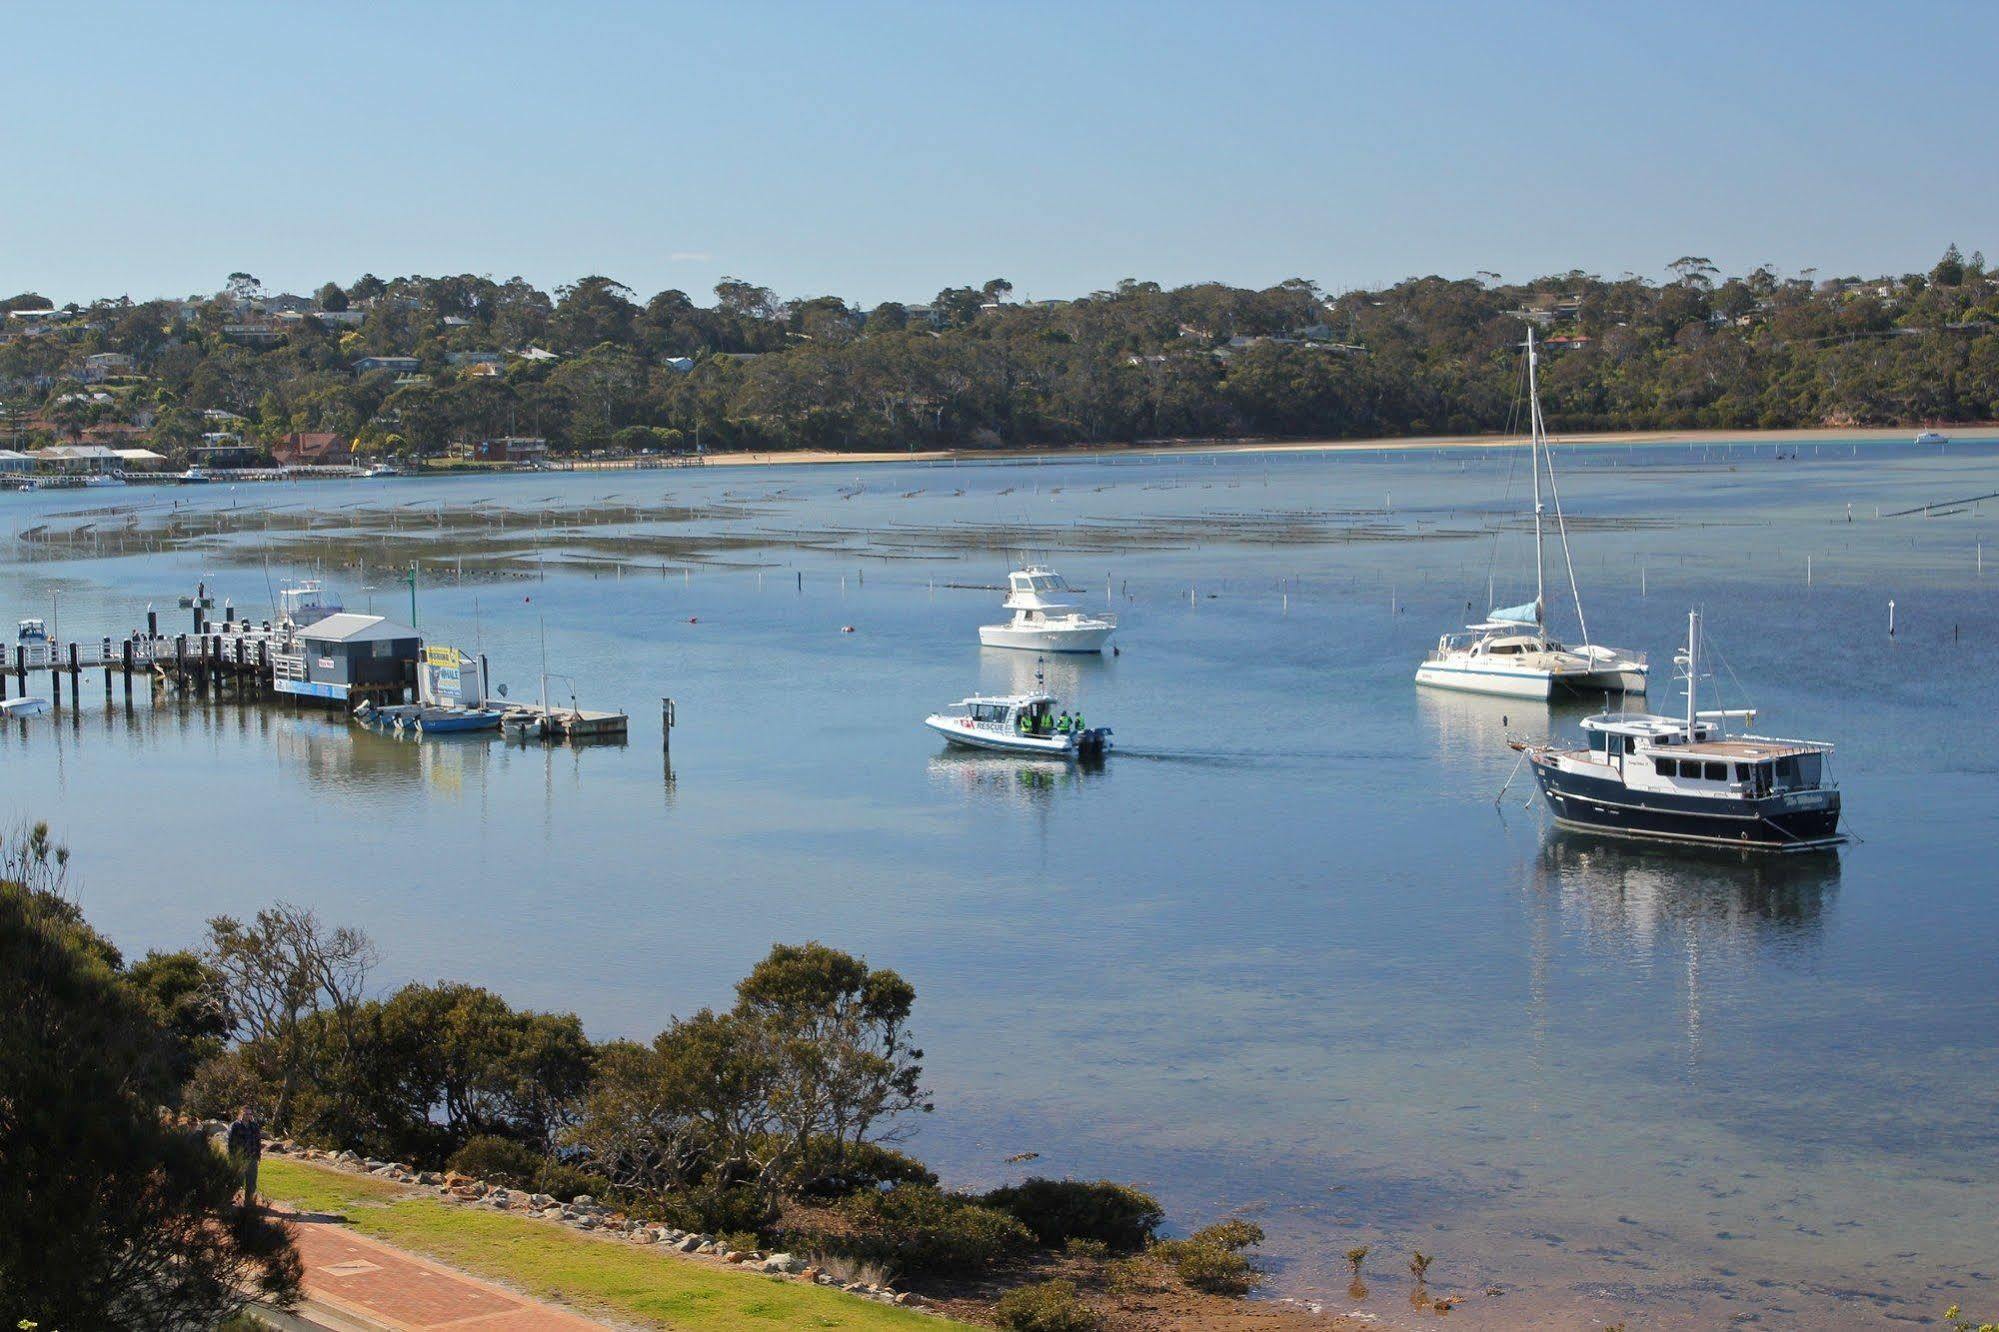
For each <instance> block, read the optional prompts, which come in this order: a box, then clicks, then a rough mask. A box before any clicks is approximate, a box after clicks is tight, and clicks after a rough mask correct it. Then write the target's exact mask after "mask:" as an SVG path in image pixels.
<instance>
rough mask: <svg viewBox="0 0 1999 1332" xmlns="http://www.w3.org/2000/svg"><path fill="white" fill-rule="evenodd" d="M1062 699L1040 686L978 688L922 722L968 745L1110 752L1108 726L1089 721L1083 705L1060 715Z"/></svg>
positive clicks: (1049, 753)
mask: <svg viewBox="0 0 1999 1332" xmlns="http://www.w3.org/2000/svg"><path fill="white" fill-rule="evenodd" d="M1034 678H1035V683H1036V684H1037V685H1038V684H1039V683H1040V682H1041V673H1040V672H1039V671H1036V672H1035V677H1034ZM1060 702H1061V700H1059V699H1057V698H1056V697H1055V695H1053V694H1050V693H1046V692H1043V691H1041V690H1039V689H1037V690H1036V691H1035V692H1033V693H1030V694H975V695H973V696H972V697H971V698H966V699H960V700H959V701H958V702H957V703H955V704H953V705H952V706H951V707H949V708H947V709H945V710H944V711H943V712H936V713H932V714H931V715H930V716H928V717H925V718H924V719H923V724H924V725H925V726H928V727H929V728H930V729H931V730H933V731H935V732H937V733H938V734H939V735H941V736H943V737H944V738H945V739H946V740H948V741H950V742H951V743H952V744H954V745H958V746H960V747H962V748H965V749H990V750H996V751H998V752H1000V753H1006V754H1027V755H1034V756H1038V757H1042V758H1059V759H1086V760H1087V759H1098V758H1102V757H1103V756H1104V755H1105V754H1107V753H1109V752H1110V749H1111V729H1110V727H1108V726H1086V725H1085V724H1084V722H1083V714H1082V711H1081V709H1078V710H1077V711H1076V712H1075V713H1074V714H1071V713H1069V712H1068V711H1066V710H1065V711H1063V712H1061V713H1060V714H1059V715H1058V714H1057V712H1056V708H1057V707H1058V706H1059V705H1060Z"/></svg>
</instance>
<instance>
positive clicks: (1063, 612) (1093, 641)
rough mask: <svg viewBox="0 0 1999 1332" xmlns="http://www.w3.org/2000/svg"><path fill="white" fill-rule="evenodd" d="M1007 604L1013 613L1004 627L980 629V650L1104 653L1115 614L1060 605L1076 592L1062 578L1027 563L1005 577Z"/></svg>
mask: <svg viewBox="0 0 1999 1332" xmlns="http://www.w3.org/2000/svg"><path fill="white" fill-rule="evenodd" d="M1006 581H1007V595H1006V600H1005V601H1004V602H1002V603H1001V609H1002V610H1010V611H1012V612H1013V618H1012V619H1011V620H1009V621H1007V622H1006V623H1005V624H982V625H980V626H979V646H981V647H993V648H1024V649H1027V650H1029V651H1033V652H1102V651H1103V650H1104V644H1105V642H1106V641H1108V640H1109V638H1110V636H1111V633H1112V631H1114V630H1115V629H1116V628H1117V616H1115V615H1112V614H1110V613H1108V612H1105V613H1103V614H1092V613H1091V612H1089V611H1085V610H1082V609H1080V608H1079V607H1078V606H1077V605H1076V603H1074V602H1070V601H1063V600H1061V599H1060V598H1061V597H1062V596H1063V595H1064V594H1075V595H1080V594H1077V593H1076V589H1075V588H1073V587H1070V586H1069V584H1068V583H1067V582H1065V581H1064V580H1063V578H1062V575H1061V574H1058V573H1055V572H1054V571H1052V570H1049V569H1044V568H1042V567H1041V566H1040V565H1035V564H1031V565H1029V566H1028V567H1027V568H1025V569H1016V570H1014V571H1013V572H1012V573H1010V574H1008V575H1007V579H1006Z"/></svg>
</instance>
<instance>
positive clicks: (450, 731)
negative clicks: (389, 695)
mask: <svg viewBox="0 0 1999 1332" xmlns="http://www.w3.org/2000/svg"><path fill="white" fill-rule="evenodd" d="M354 720H355V721H357V722H359V723H361V724H362V725H363V726H374V727H380V728H382V729H384V730H389V731H393V732H395V733H396V734H397V735H402V734H404V733H405V732H409V733H412V734H414V735H416V736H417V737H418V738H422V737H423V736H426V735H454V734H457V733H460V732H464V731H496V730H498V729H499V728H500V712H499V711H498V709H495V708H440V707H432V706H430V705H428V704H420V703H391V704H388V705H385V706H382V707H376V706H375V705H374V704H372V703H369V702H366V701H363V702H362V704H361V706H360V707H358V708H356V709H354Z"/></svg>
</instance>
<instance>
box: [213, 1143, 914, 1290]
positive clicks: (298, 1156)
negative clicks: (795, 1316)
mask: <svg viewBox="0 0 1999 1332" xmlns="http://www.w3.org/2000/svg"><path fill="white" fill-rule="evenodd" d="M203 1127H204V1128H206V1129H207V1130H208V1132H209V1133H210V1134H214V1135H226V1134H227V1133H228V1131H229V1126H228V1125H227V1124H225V1123H222V1122H221V1121H219V1120H210V1121H207V1122H205V1123H204V1125H203ZM264 1151H265V1154H266V1155H269V1156H277V1157H286V1158H290V1159H292V1160H298V1161H310V1162H313V1163H314V1164H316V1165H321V1166H325V1167H328V1168H331V1169H334V1170H344V1171H347V1172H348V1173H350V1174H357V1175H372V1176H374V1177H375V1178H377V1179H384V1180H388V1181H389V1182H390V1183H394V1184H406V1185H408V1186H410V1187H411V1188H418V1189H430V1190H433V1191H435V1192H436V1193H437V1195H438V1196H439V1197H440V1198H442V1199H443V1200H444V1201H446V1202H451V1203H457V1204H460V1205H462V1206H468V1207H487V1208H491V1209H492V1210H494V1211H499V1212H515V1213H518V1214H519V1215H521V1216H523V1217H527V1218H530V1219H533V1220H538V1221H547V1222H551V1223H553V1224H556V1225H564V1226H568V1227H570V1228H571V1229H573V1230H580V1231H584V1232H587V1233H590V1234H594V1235H596V1236H598V1237H599V1238H602V1239H607V1240H619V1241H623V1242H625V1243H630V1244H645V1245H653V1246H655V1247H659V1248H665V1249H670V1250H673V1251H674V1252H675V1253H677V1254H681V1255H686V1256H688V1257H691V1258H696V1259H701V1260H705V1261H708V1262H714V1263H720V1264H724V1265H727V1266H739V1267H743V1268H746V1269H748V1270H750V1271H756V1272H763V1273H766V1274H768V1275H770V1276H773V1277H788V1278H793V1279H796V1280H799V1281H806V1282H811V1283H812V1284H814V1285H819V1286H829V1287H832V1288H834V1289H838V1290H842V1291H845V1292H846V1293H848V1294H850V1295H859V1296H861V1297H863V1298H865V1299H870V1300H877V1301H879V1302H881V1303H883V1304H898V1305H903V1306H906V1307H909V1308H917V1307H920V1306H922V1305H923V1303H924V1300H923V1297H922V1296H920V1295H917V1294H914V1293H913V1292H910V1291H899V1290H893V1289H891V1288H890V1287H888V1286H877V1285H870V1284H868V1283H866V1282H861V1281H850V1282H845V1283H842V1282H841V1281H839V1280H837V1279H836V1278H834V1277H833V1276H831V1275H830V1274H828V1273H827V1272H825V1271H824V1270H822V1269H821V1268H819V1267H817V1266H814V1265H812V1264H809V1263H808V1262H806V1260H805V1259H803V1258H800V1257H798V1256H796V1255H794V1254H789V1253H763V1252H761V1251H758V1250H754V1249H752V1250H749V1251H747V1252H743V1251H740V1250H736V1249H731V1248H729V1247H727V1246H726V1245H724V1244H723V1243H722V1242H721V1241H720V1240H718V1239H716V1238H715V1237H714V1236H713V1235H702V1234H697V1233H695V1232H692V1231H686V1230H678V1229H675V1228H674V1227H672V1226H669V1225H665V1224H663V1223H661V1222H658V1221H649V1220H645V1219H643V1218H639V1217H633V1216H629V1215H627V1214H626V1213H624V1212H620V1211H615V1210H613V1209H611V1208H609V1207H605V1206H604V1205H602V1204H601V1203H599V1202H598V1201H597V1200H596V1199H595V1198H593V1197H591V1196H590V1195H589V1194H587V1193H583V1194H578V1195H577V1196H576V1197H574V1198H571V1199H569V1200H568V1201H567V1202H564V1201H563V1200H561V1199H559V1198H554V1197H551V1196H550V1195H548V1194H546V1193H529V1192H527V1191H526V1190H524V1189H515V1188H509V1187H507V1186H506V1185H504V1184H488V1183H487V1182H486V1181H484V1180H480V1179H474V1178H472V1177H471V1176H470V1175H461V1174H459V1173H458V1172H457V1171H436V1170H418V1169H416V1168H415V1167H414V1166H410V1165H407V1164H405V1163H403V1162H401V1161H379V1160H376V1159H375V1158H373V1157H367V1156H362V1155H360V1154H359V1153H358V1152H352V1151H326V1150H324V1149H322V1148H319V1147H309V1146H306V1145H305V1144H303V1143H297V1142H292V1141H290V1140H289V1139H286V1138H270V1139H267V1140H266V1141H265V1143H264Z"/></svg>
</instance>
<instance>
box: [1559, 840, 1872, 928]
mask: <svg viewBox="0 0 1999 1332" xmlns="http://www.w3.org/2000/svg"><path fill="white" fill-rule="evenodd" d="M1531 873H1532V876H1533V891H1534V893H1535V895H1536V896H1537V897H1539V898H1541V899H1542V900H1544V901H1547V902H1551V903H1553V904H1554V905H1555V906H1556V907H1557V909H1558V910H1559V911H1560V912H1561V914H1563V915H1565V916H1571V917H1575V918H1577V919H1579V920H1580V921H1581V922H1582V923H1584V924H1585V925H1586V926H1587V927H1588V928H1590V929H1592V930H1600V931H1605V932H1610V933H1614V934H1616V935H1618V936H1620V937H1622V938H1624V939H1626V940H1628V941H1630V942H1631V943H1633V944H1635V945H1637V946H1640V947H1649V946H1651V945H1652V944H1654V943H1655V942H1656V941H1657V940H1658V939H1659V937H1660V936H1661V935H1662V934H1664V933H1666V932H1667V931H1669V930H1670V931H1679V932H1689V931H1693V930H1698V931H1700V932H1701V933H1702V934H1704V935H1708V936H1713V935H1715V934H1717V933H1719V934H1721V935H1724V936H1733V937H1736V938H1738V939H1740V940H1742V941H1744V942H1749V943H1760V942H1763V941H1766V940H1769V939H1772V938H1779V937H1781V938H1787V939H1789V938H1806V939H1816V938H1817V936H1818V935H1819V933H1820V931H1821V930H1822V929H1823V928H1824V924H1825V913H1826V909H1827V908H1828V907H1829V906H1830V905H1831V904H1832V902H1833V901H1834V900H1835V899H1836V898H1837V896H1838V892H1839V879H1840V861H1839V857H1838V856H1837V855H1828V854H1801V855H1773V854H1770V853H1768V852H1761V853H1759V852H1749V851H1727V850H1721V849H1708V848H1690V847H1684V846H1673V847H1665V846H1650V845H1647V844H1645V843H1642V842H1620V841H1614V840H1611V839H1607V838H1594V837H1590V836H1589V835H1588V834H1582V833H1566V832H1562V831H1560V830H1555V829H1551V830H1550V831H1549V832H1548V834H1547V836H1546V838H1545V839H1544V841H1543V842H1542V845H1541V851H1540V854H1539V856H1538V857H1537V858H1536V859H1535V861H1534V862H1533V865H1532V869H1531Z"/></svg>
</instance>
